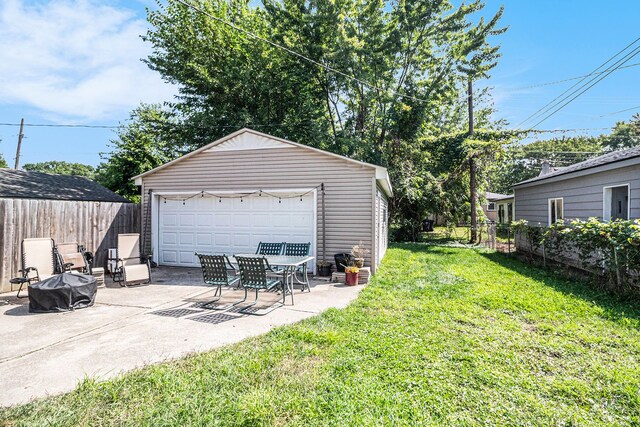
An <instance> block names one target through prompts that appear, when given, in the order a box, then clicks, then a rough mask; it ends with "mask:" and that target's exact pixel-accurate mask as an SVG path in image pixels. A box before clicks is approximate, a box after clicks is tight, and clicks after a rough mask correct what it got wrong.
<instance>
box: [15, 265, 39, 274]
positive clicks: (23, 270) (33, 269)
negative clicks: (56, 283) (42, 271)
mask: <svg viewBox="0 0 640 427" xmlns="http://www.w3.org/2000/svg"><path fill="white" fill-rule="evenodd" d="M32 271H35V272H36V274H39V273H38V269H37V268H36V267H26V268H23V269H22V270H18V272H19V273H22V274H23V275H24V276H26V275H27V274H29V273H31V272H32Z"/></svg>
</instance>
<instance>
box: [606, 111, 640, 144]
mask: <svg viewBox="0 0 640 427" xmlns="http://www.w3.org/2000/svg"><path fill="white" fill-rule="evenodd" d="M604 143H605V145H606V146H607V149H608V150H611V151H615V150H622V149H625V148H631V147H637V146H638V145H640V113H637V114H635V115H634V116H633V117H631V120H629V121H628V122H618V123H616V125H615V127H614V128H613V131H612V132H611V134H610V135H609V136H607V137H605V139H604Z"/></svg>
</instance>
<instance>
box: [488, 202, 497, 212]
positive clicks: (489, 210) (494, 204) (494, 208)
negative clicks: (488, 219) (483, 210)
mask: <svg viewBox="0 0 640 427" xmlns="http://www.w3.org/2000/svg"><path fill="white" fill-rule="evenodd" d="M491 205H493V209H491ZM495 211H496V202H489V201H487V212H495Z"/></svg>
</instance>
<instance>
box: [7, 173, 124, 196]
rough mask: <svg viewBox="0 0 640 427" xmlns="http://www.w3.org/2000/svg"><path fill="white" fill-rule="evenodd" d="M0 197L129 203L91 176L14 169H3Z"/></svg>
mask: <svg viewBox="0 0 640 427" xmlns="http://www.w3.org/2000/svg"><path fill="white" fill-rule="evenodd" d="M0 198H12V199H13V198H15V199H51V200H79V201H87V202H118V203H129V200H127V199H125V198H124V197H122V196H120V195H118V194H116V193H114V192H113V191H111V190H109V189H107V188H105V187H103V186H102V185H100V184H98V183H97V182H95V181H92V180H90V179H88V178H84V177H81V176H73V175H54V174H49V173H42V172H33V171H24V170H15V169H0Z"/></svg>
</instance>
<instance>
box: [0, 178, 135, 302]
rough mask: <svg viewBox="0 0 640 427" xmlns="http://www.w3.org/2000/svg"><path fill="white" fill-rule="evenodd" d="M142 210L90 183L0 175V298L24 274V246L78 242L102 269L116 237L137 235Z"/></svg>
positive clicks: (80, 180) (87, 180)
mask: <svg viewBox="0 0 640 427" xmlns="http://www.w3.org/2000/svg"><path fill="white" fill-rule="evenodd" d="M139 220H140V209H139V207H138V206H137V205H135V204H133V203H131V202H129V201H128V200H127V199H125V198H124V197H121V196H119V195H117V194H116V193H114V192H112V191H110V190H108V189H106V188H104V187H103V186H101V185H100V184H98V183H96V182H94V181H91V180H90V179H87V178H83V177H79V176H69V175H53V174H47V173H40V172H29V171H21V170H13V169H0V292H8V291H11V290H16V289H17V288H16V287H15V286H14V287H13V289H12V286H11V284H10V283H9V280H10V279H11V278H13V277H17V276H18V275H19V273H18V270H20V269H21V268H22V240H23V239H26V238H34V237H36V238H37V237H50V238H52V239H53V240H54V241H55V243H65V242H78V243H79V244H81V245H84V246H85V247H86V248H87V250H88V251H90V252H93V253H94V255H95V261H94V266H98V267H104V265H105V264H106V260H107V255H108V249H109V248H113V247H115V242H116V236H117V234H118V233H131V232H139V230H140V222H139Z"/></svg>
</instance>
